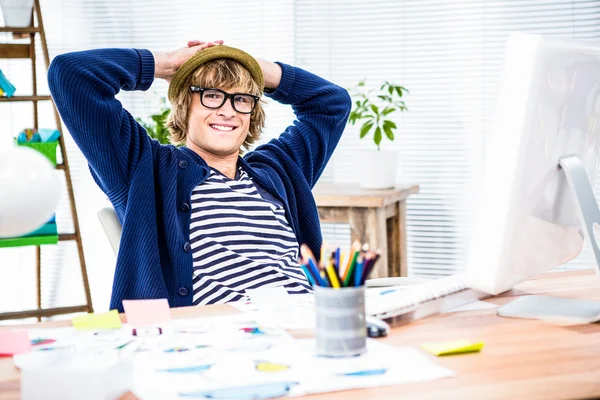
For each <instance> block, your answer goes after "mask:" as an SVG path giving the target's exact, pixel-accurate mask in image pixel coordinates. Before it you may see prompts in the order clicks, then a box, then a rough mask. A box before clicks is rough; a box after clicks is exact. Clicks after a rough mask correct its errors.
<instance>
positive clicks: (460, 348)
mask: <svg viewBox="0 0 600 400" xmlns="http://www.w3.org/2000/svg"><path fill="white" fill-rule="evenodd" d="M483 346H484V343H483V342H477V343H471V342H470V341H469V340H455V341H453V342H436V343H425V344H423V346H422V347H423V349H424V350H425V351H428V352H429V353H431V354H433V355H435V356H450V355H455V354H465V353H476V352H478V351H480V350H481V349H482V348H483Z"/></svg>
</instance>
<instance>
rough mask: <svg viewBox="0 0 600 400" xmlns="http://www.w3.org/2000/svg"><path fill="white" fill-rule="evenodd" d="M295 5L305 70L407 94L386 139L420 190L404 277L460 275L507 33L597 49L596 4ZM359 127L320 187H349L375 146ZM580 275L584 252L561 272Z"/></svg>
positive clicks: (334, 232)
mask: <svg viewBox="0 0 600 400" xmlns="http://www.w3.org/2000/svg"><path fill="white" fill-rule="evenodd" d="M295 7H296V10H295V11H296V56H297V60H298V63H299V64H300V65H301V66H304V67H306V68H307V69H310V70H313V71H316V72H318V73H321V74H323V75H324V76H326V77H328V78H330V79H332V80H334V81H335V82H337V83H340V84H342V85H344V86H345V87H352V86H354V85H355V84H356V83H357V82H358V81H359V80H361V79H364V78H367V86H369V87H377V86H378V85H380V84H381V83H382V82H383V81H384V80H388V81H392V82H395V83H397V84H401V85H403V86H405V87H406V88H408V89H409V90H410V94H409V95H408V96H407V98H406V103H407V106H408V108H409V111H408V112H407V113H403V114H402V115H400V116H397V117H396V123H397V125H398V127H399V130H398V132H397V134H396V140H395V141H394V142H393V143H390V142H386V138H385V137H384V146H385V147H387V148H391V149H397V150H398V151H399V153H400V162H399V166H398V173H399V178H398V180H399V183H400V181H408V182H415V183H418V184H420V186H421V193H420V194H419V195H416V196H413V197H411V198H410V199H409V200H408V251H409V254H408V263H409V273H410V274H411V275H420V276H431V277H437V276H441V275H447V274H451V273H454V272H456V271H459V270H462V269H463V268H464V266H465V264H466V259H467V254H468V247H469V243H470V236H471V229H472V225H473V217H474V213H473V211H472V210H473V209H474V206H475V204H474V199H475V191H476V189H477V187H478V183H479V181H480V179H481V172H482V166H483V160H484V158H485V154H484V144H485V140H486V135H487V132H489V131H490V125H491V121H492V118H493V112H494V109H495V104H496V93H497V91H498V88H499V84H500V81H499V77H500V71H501V68H502V63H503V53H504V41H505V39H506V37H507V35H508V34H509V33H510V32H511V31H522V32H531V33H538V34H545V35H554V36H560V37H568V38H578V39H592V40H598V39H600V2H598V1H577V0H573V1H565V0H547V1H533V0H524V1H518V2H517V1H500V0H485V1H484V0H466V1H453V0H428V1H423V0H403V1H392V0H387V1H385V0H381V1H377V0H375V1H369V2H365V1H360V0H343V1H342V0H326V1H316V0H315V1H301V2H300V1H299V2H296V6H295ZM395 115H397V114H395ZM358 129H359V127H358V126H354V127H353V126H348V128H347V131H346V133H345V134H344V137H343V139H342V141H341V143H340V146H339V148H338V150H337V151H336V153H335V155H334V159H333V161H332V165H331V171H330V174H329V176H328V177H324V179H330V180H332V181H335V182H357V180H358V178H357V174H358V168H360V162H357V160H358V157H360V155H359V151H360V150H361V149H366V148H374V144H373V143H372V141H371V140H370V139H368V138H366V139H363V140H359V135H358ZM597 189H598V188H597ZM597 193H600V191H598V190H597ZM324 232H325V236H326V237H327V238H328V240H329V241H333V242H343V241H344V240H347V239H346V238H347V237H348V233H347V232H342V231H340V228H339V226H338V227H335V228H328V227H325V228H324ZM581 266H588V267H589V266H590V258H589V253H585V252H584V254H582V256H580V257H579V258H578V259H577V260H576V261H574V262H572V263H570V264H569V265H567V266H566V267H581Z"/></svg>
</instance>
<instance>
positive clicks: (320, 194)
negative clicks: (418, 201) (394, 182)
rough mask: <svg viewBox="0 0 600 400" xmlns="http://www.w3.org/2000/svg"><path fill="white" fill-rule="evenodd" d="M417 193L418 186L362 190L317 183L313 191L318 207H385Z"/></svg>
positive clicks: (355, 186) (347, 186) (357, 187)
mask: <svg viewBox="0 0 600 400" xmlns="http://www.w3.org/2000/svg"><path fill="white" fill-rule="evenodd" d="M417 193H419V185H415V184H409V183H407V184H403V185H398V186H396V187H395V188H393V189H377V190H374V189H362V188H361V187H360V186H359V185H358V184H334V183H319V184H317V185H316V186H315V188H314V189H313V195H314V196H315V201H316V203H317V206H318V207H385V206H387V205H389V204H394V203H396V202H398V201H401V200H405V199H406V198H407V197H408V196H410V195H411V194H417Z"/></svg>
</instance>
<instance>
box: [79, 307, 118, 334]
mask: <svg viewBox="0 0 600 400" xmlns="http://www.w3.org/2000/svg"><path fill="white" fill-rule="evenodd" d="M71 322H72V323H73V327H74V328H75V329H78V330H89V329H119V328H120V327H121V318H120V317H119V312H118V311H117V310H110V311H109V312H107V313H102V314H93V313H92V314H86V315H81V316H79V317H75V318H73V319H72V320H71Z"/></svg>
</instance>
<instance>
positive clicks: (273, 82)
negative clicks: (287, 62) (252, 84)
mask: <svg viewBox="0 0 600 400" xmlns="http://www.w3.org/2000/svg"><path fill="white" fill-rule="evenodd" d="M256 61H258V64H259V65H260V68H261V69H262V72H263V76H264V77H265V88H267V89H272V90H275V89H277V88H278V87H279V83H280V82H281V67H280V66H279V65H278V64H275V63H274V62H271V61H267V60H263V59H262V58H259V59H257V60H256Z"/></svg>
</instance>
